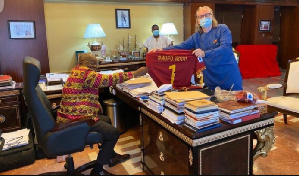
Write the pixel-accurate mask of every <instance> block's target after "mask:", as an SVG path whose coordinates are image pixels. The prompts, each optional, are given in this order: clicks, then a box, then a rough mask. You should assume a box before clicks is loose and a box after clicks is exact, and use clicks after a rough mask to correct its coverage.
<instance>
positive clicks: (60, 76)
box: [46, 73, 70, 86]
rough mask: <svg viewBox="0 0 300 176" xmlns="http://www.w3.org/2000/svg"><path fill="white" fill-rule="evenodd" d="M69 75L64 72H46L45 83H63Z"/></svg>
mask: <svg viewBox="0 0 300 176" xmlns="http://www.w3.org/2000/svg"><path fill="white" fill-rule="evenodd" d="M69 75H70V74H64V73H46V78H47V85H48V86H49V85H57V84H63V83H64V82H66V81H67V79H68V77H69Z"/></svg>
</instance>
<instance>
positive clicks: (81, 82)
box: [56, 53, 148, 175]
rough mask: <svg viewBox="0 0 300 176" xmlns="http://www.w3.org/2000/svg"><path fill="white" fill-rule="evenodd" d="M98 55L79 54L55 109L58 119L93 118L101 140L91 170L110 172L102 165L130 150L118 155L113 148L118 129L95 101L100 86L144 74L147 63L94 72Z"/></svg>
mask: <svg viewBox="0 0 300 176" xmlns="http://www.w3.org/2000/svg"><path fill="white" fill-rule="evenodd" d="M97 63H98V62H97V59H96V58H95V56H94V55H92V54H88V53H85V54H82V55H81V56H80V58H79V62H78V65H77V66H76V67H75V68H73V69H72V71H71V74H70V76H69V77H68V79H67V81H66V83H65V84H64V87H63V90H62V100H61V103H60V107H61V108H60V109H59V110H58V112H57V119H56V121H57V123H68V122H69V121H70V120H77V119H78V120H79V119H83V118H92V119H94V120H95V123H94V124H93V126H92V128H91V131H96V132H98V133H100V134H101V135H102V136H103V138H104V142H103V143H102V144H101V146H99V153H98V157H97V163H96V165H95V167H94V168H93V169H92V171H91V174H92V175H95V174H100V175H111V173H109V172H107V171H106V170H104V169H103V165H105V164H108V165H109V166H110V167H112V166H114V165H116V164H117V163H119V162H122V161H125V160H127V159H129V158H130V155H129V154H125V155H120V154H117V153H116V152H115V151H114V147H115V144H116V142H117V140H118V138H119V135H120V133H119V130H118V129H117V128H115V127H113V126H112V125H111V121H110V119H109V118H108V117H107V116H104V115H100V114H102V113H103V110H102V107H101V104H100V103H99V102H98V98H99V88H102V87H109V86H112V85H115V84H118V83H122V82H124V81H126V80H128V79H130V78H133V77H137V76H142V75H145V74H146V73H147V72H148V69H147V67H141V68H140V69H138V70H136V71H133V72H122V73H115V74H113V75H102V74H100V73H97V72H96V69H97Z"/></svg>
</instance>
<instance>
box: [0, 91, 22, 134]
mask: <svg viewBox="0 0 300 176" xmlns="http://www.w3.org/2000/svg"><path fill="white" fill-rule="evenodd" d="M21 98H22V97H21V92H20V89H9V90H8V89H7V90H0V129H1V130H2V131H3V132H10V131H14V130H18V129H20V128H21V116H20V104H21Z"/></svg>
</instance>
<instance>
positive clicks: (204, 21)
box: [199, 18, 212, 28]
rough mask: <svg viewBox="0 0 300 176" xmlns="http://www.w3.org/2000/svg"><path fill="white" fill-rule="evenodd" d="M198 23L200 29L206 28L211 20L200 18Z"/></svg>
mask: <svg viewBox="0 0 300 176" xmlns="http://www.w3.org/2000/svg"><path fill="white" fill-rule="evenodd" d="M199 22H200V26H201V27H205V28H207V27H209V26H210V25H211V23H212V19H211V18H202V19H200V21H199Z"/></svg>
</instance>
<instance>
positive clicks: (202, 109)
mask: <svg viewBox="0 0 300 176" xmlns="http://www.w3.org/2000/svg"><path fill="white" fill-rule="evenodd" d="M185 109H187V110H188V111H191V112H193V113H195V114H202V113H207V112H212V111H218V110H219V109H218V106H208V107H205V108H200V109H190V108H189V107H186V106H185Z"/></svg>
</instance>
